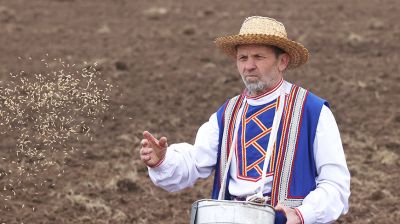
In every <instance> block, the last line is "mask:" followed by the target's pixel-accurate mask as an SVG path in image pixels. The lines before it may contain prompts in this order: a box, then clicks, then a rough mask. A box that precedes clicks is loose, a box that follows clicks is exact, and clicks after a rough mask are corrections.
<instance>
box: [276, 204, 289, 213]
mask: <svg viewBox="0 0 400 224" xmlns="http://www.w3.org/2000/svg"><path fill="white" fill-rule="evenodd" d="M275 211H281V212H283V214H284V215H285V216H287V215H286V207H285V206H284V205H281V204H278V205H277V206H275Z"/></svg>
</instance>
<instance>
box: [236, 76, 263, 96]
mask: <svg viewBox="0 0 400 224" xmlns="http://www.w3.org/2000/svg"><path fill="white" fill-rule="evenodd" d="M242 80H243V82H244V85H245V86H246V89H247V92H248V94H249V95H251V94H254V93H255V94H258V93H261V92H263V90H264V89H265V88H267V86H268V85H267V84H266V83H262V82H260V81H257V82H247V81H246V79H245V78H243V77H242Z"/></svg>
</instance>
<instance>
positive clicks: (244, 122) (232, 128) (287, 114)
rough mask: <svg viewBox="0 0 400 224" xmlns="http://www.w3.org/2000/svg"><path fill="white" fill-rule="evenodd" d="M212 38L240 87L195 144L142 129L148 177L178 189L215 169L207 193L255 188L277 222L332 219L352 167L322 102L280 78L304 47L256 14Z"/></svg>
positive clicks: (231, 195)
mask: <svg viewBox="0 0 400 224" xmlns="http://www.w3.org/2000/svg"><path fill="white" fill-rule="evenodd" d="M215 43H216V45H217V46H218V47H219V48H220V49H221V50H222V51H223V52H225V53H226V54H227V55H230V56H232V57H234V58H235V59H236V64H237V68H238V71H239V73H240V75H241V77H242V79H243V82H244V84H245V86H246V89H245V91H244V92H243V94H241V95H240V96H236V97H234V98H232V99H230V100H228V101H227V102H226V103H225V104H224V105H222V106H221V107H220V109H219V110H218V111H217V112H216V113H214V114H213V115H211V117H210V119H209V121H208V122H206V123H205V124H203V125H202V126H201V127H200V129H199V131H198V133H197V136H196V141H195V144H194V145H190V144H187V143H180V144H173V145H171V146H169V147H168V144H167V138H165V137H162V138H160V139H159V140H158V139H156V138H155V137H154V136H152V135H151V134H150V133H149V132H147V131H145V132H144V133H143V136H144V139H143V140H142V142H141V144H142V148H141V149H140V157H141V160H142V161H143V162H144V163H145V164H146V165H147V166H148V167H149V175H150V177H151V179H152V181H153V182H154V183H155V184H156V185H158V186H160V187H162V188H164V189H166V190H168V191H178V190H181V189H183V188H186V187H189V186H192V185H193V184H194V183H195V181H196V180H197V179H198V178H206V177H208V176H209V175H210V174H211V173H212V171H213V170H214V169H215V179H214V188H213V192H212V198H214V199H217V197H218V194H219V193H220V194H222V196H223V197H222V198H224V199H227V200H245V199H246V197H248V196H254V195H257V192H258V191H260V190H261V192H262V196H265V197H267V199H268V203H269V204H271V205H272V206H274V207H275V209H276V211H277V213H276V221H275V223H287V224H294V223H330V222H332V221H334V220H336V219H338V217H339V216H340V215H341V214H345V213H346V212H347V210H348V198H349V195H350V174H349V171H348V168H347V165H346V161H345V156H344V152H343V147H342V143H341V139H340V134H339V130H338V127H337V124H336V121H335V119H334V117H333V115H332V112H331V111H330V109H329V107H328V103H327V102H326V101H325V100H323V99H321V98H319V97H318V96H316V95H314V94H312V93H311V92H309V91H307V90H305V89H303V88H301V87H299V86H296V85H293V84H290V83H288V82H286V81H284V80H283V74H284V71H285V70H287V69H294V68H296V67H299V66H300V65H302V64H304V63H305V62H306V61H307V60H308V56H309V54H308V51H307V49H306V48H305V47H303V46H302V45H301V44H299V43H296V42H294V41H292V40H289V39H288V38H287V36H286V30H285V27H284V26H283V24H282V23H280V22H278V21H276V20H274V19H271V18H267V17H260V16H253V17H249V18H247V19H246V20H245V21H244V23H243V24H242V27H241V29H240V32H239V34H238V35H232V36H226V37H220V38H217V39H216V41H215ZM280 108H282V109H280ZM275 120H276V121H275ZM275 123H276V124H277V125H275ZM271 136H274V137H271ZM270 138H271V139H270ZM270 140H271V142H270ZM230 154H231V157H232V160H231V161H228V160H229V155H230ZM227 164H228V165H227ZM226 166H228V167H226ZM226 168H227V169H228V170H226ZM225 171H226V172H229V175H228V178H227V179H224V178H223V174H224V172H225ZM263 174H264V175H263ZM223 182H227V184H226V189H221V185H222V186H225V185H223V184H221V183H223ZM222 188H223V187H222Z"/></svg>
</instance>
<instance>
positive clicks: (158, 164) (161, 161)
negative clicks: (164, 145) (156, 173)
mask: <svg viewBox="0 0 400 224" xmlns="http://www.w3.org/2000/svg"><path fill="white" fill-rule="evenodd" d="M164 160H165V156H164V158H162V159H160V161H158V163H156V164H155V165H154V166H148V167H150V168H157V167H159V166H160V165H161V163H163V162H164Z"/></svg>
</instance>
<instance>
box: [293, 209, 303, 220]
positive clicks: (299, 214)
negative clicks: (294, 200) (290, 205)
mask: <svg viewBox="0 0 400 224" xmlns="http://www.w3.org/2000/svg"><path fill="white" fill-rule="evenodd" d="M294 210H295V211H296V215H297V216H298V217H299V218H300V222H301V224H304V218H303V215H302V214H301V212H300V211H299V209H297V208H294Z"/></svg>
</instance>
